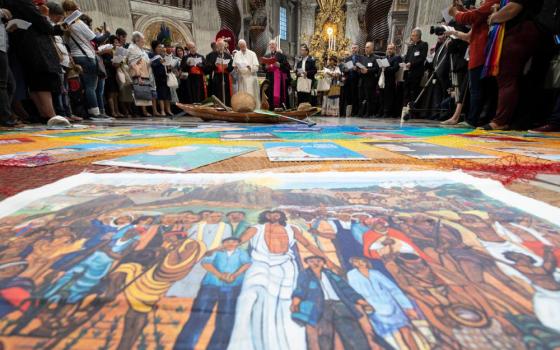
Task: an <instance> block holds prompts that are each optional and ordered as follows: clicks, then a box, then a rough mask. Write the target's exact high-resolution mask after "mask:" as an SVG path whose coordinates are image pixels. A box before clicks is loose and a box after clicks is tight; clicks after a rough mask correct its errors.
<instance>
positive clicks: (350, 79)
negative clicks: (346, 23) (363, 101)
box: [340, 44, 360, 116]
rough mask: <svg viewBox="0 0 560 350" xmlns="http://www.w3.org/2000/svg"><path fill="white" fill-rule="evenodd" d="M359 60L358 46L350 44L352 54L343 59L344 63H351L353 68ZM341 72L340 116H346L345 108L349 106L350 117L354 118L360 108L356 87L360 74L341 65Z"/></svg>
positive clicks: (358, 91)
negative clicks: (342, 75) (342, 74)
mask: <svg viewBox="0 0 560 350" xmlns="http://www.w3.org/2000/svg"><path fill="white" fill-rule="evenodd" d="M359 60H360V47H359V46H358V44H352V54H351V55H350V56H348V57H346V58H345V59H344V63H346V62H352V63H353V64H354V66H355V65H356V63H357V62H359ZM342 72H343V73H344V77H343V81H344V88H343V90H344V91H343V92H342V95H343V96H344V98H343V100H342V101H341V110H342V113H341V114H340V115H347V113H346V110H347V107H348V106H351V107H352V112H351V114H350V116H356V115H358V112H359V108H360V88H359V87H358V83H359V81H360V74H359V73H358V69H357V68H356V67H354V68H352V69H348V68H347V67H346V65H342Z"/></svg>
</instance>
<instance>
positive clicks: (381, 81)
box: [378, 71, 385, 89]
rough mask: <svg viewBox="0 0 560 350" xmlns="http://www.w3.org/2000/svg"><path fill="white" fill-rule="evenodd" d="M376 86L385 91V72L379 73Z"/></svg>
mask: <svg viewBox="0 0 560 350" xmlns="http://www.w3.org/2000/svg"><path fill="white" fill-rule="evenodd" d="M378 85H379V88H380V89H385V71H383V72H381V76H380V77H379V83H378Z"/></svg>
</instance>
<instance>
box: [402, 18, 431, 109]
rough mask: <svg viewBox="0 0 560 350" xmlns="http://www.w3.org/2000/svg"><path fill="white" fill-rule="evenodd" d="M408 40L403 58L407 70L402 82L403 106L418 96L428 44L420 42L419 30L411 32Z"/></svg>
mask: <svg viewBox="0 0 560 350" xmlns="http://www.w3.org/2000/svg"><path fill="white" fill-rule="evenodd" d="M410 40H411V43H410V45H409V46H408V50H407V52H406V55H405V58H404V63H405V64H406V66H405V67H406V69H407V71H406V72H405V82H404V103H405V106H407V105H409V104H410V103H412V102H414V101H415V100H416V98H417V97H418V94H420V83H421V82H422V77H423V76H424V63H425V62H426V57H428V43H426V42H424V41H422V31H421V30H420V29H418V28H416V29H414V30H413V31H412V34H411V36H410Z"/></svg>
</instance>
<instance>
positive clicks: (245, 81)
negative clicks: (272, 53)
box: [233, 39, 261, 108]
mask: <svg viewBox="0 0 560 350" xmlns="http://www.w3.org/2000/svg"><path fill="white" fill-rule="evenodd" d="M238 46H239V51H237V52H236V53H235V56H234V57H233V66H234V68H235V70H236V71H237V74H238V81H237V92H246V93H248V94H250V95H251V96H253V97H254V98H255V100H256V101H257V108H260V106H261V99H260V91H259V82H258V80H257V71H258V70H259V60H258V59H257V55H256V54H255V53H254V52H253V51H251V50H249V49H248V48H247V42H246V41H245V40H243V39H241V40H239V44H238Z"/></svg>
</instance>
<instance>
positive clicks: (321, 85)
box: [317, 78, 331, 92]
mask: <svg viewBox="0 0 560 350" xmlns="http://www.w3.org/2000/svg"><path fill="white" fill-rule="evenodd" d="M330 89H331V84H330V82H329V81H328V80H327V79H325V78H323V79H321V80H319V82H318V83H317V92H327V91H329V90H330Z"/></svg>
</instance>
